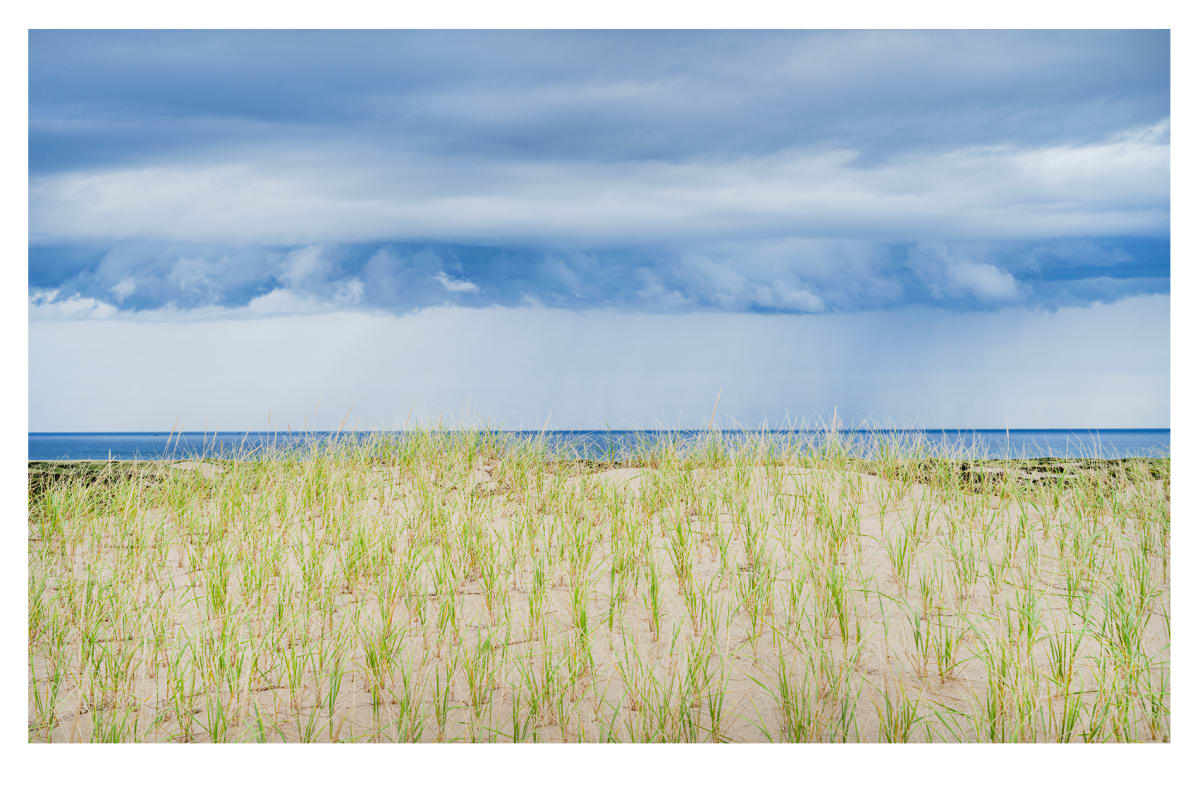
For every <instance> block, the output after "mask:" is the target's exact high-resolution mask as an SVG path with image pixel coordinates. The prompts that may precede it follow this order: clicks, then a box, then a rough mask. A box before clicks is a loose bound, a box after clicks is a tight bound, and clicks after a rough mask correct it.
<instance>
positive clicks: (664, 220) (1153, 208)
mask: <svg viewBox="0 0 1200 797" xmlns="http://www.w3.org/2000/svg"><path fill="white" fill-rule="evenodd" d="M1169 149H1170V147H1169V143H1168V142H1167V141H1166V140H1165V138H1164V137H1163V136H1162V135H1157V134H1153V133H1152V132H1151V133H1148V132H1146V131H1144V130H1143V131H1137V130H1135V131H1128V132H1127V133H1126V134H1124V135H1122V136H1119V137H1117V138H1114V139H1113V140H1110V141H1105V142H1100V143H1091V144H1084V145H1079V146H1046V147H1041V148H1016V147H1009V146H1005V147H973V148H967V149H958V150H953V151H949V152H944V153H917V154H910V155H905V156H898V157H897V158H895V159H892V160H889V161H883V162H878V163H871V164H864V163H860V162H859V161H858V155H859V153H858V152H856V151H854V150H849V149H822V150H805V149H792V150H786V151H782V152H777V153H773V154H769V155H763V156H748V155H742V156H738V157H732V158H726V159H718V158H715V157H706V158H698V159H693V160H684V161H679V162H666V161H653V160H641V161H631V162H626V163H622V164H621V165H620V168H614V167H613V166H612V165H611V164H606V163H601V162H593V161H572V160H557V161H555V160H530V161H517V160H501V159H488V158H486V157H484V156H479V155H477V156H475V157H473V158H471V157H461V156H460V157H455V158H444V157H443V158H439V157H436V156H428V155H424V156H418V155H416V154H413V153H408V154H406V153H404V152H388V153H386V155H387V156H386V157H383V153H372V152H364V151H363V150H362V148H361V147H359V148H358V149H356V150H354V151H355V152H356V153H358V154H356V155H355V156H354V157H353V158H348V157H347V156H346V155H345V154H341V153H340V151H339V150H338V149H337V148H336V147H334V146H333V145H332V144H331V145H330V148H329V149H328V150H316V149H313V150H305V151H304V152H301V153H276V154H271V153H266V152H262V153H252V157H247V159H246V160H243V161H236V162H225V163H220V164H208V165H204V164H196V165H177V166H163V167H141V168H113V169H107V170H96V171H87V172H65V173H56V174H52V175H43V176H36V177H34V178H33V179H32V180H31V183H30V237H31V240H33V241H34V242H38V241H48V240H64V239H78V238H84V239H88V238H93V239H101V240H111V239H114V238H125V239H127V238H152V239H161V238H164V237H165V238H170V239H177V240H188V241H208V242H214V241H215V242H221V243H266V244H289V245H302V244H309V243H321V242H348V241H367V240H384V239H391V240H396V239H408V238H414V237H419V238H423V239H429V238H440V239H443V240H462V241H466V240H477V241H497V242H530V241H551V242H553V241H559V242H562V241H572V242H577V243H580V244H583V245H586V244H589V243H608V244H613V243H626V242H629V241H643V242H646V241H661V242H674V243H684V242H693V243H694V242H701V241H706V240H714V239H727V240H732V239H737V238H747V237H763V236H765V237H788V236H790V237H809V236H821V237H863V236H865V237H869V238H873V239H876V240H878V239H879V238H880V237H884V238H887V239H890V240H913V239H922V238H935V237H936V238H963V237H977V238H1010V237H1012V238H1019V237H1025V238H1043V237H1059V236H1088V235H1106V236H1111V235H1140V234H1156V235H1161V234H1164V233H1165V232H1166V230H1167V225H1168V218H1169V214H1168V203H1169ZM309 257H310V258H311V261H310V262H305V263H299V262H298V263H296V264H295V266H296V268H297V269H298V276H301V275H303V274H307V273H310V272H308V271H305V270H304V269H319V267H320V262H321V261H320V255H319V252H312V253H310V254H309Z"/></svg>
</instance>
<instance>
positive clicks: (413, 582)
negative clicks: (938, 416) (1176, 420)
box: [28, 430, 1170, 742]
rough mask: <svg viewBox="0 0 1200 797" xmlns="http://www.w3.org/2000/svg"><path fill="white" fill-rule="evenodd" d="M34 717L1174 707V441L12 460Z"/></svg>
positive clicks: (145, 720) (209, 726) (1127, 715)
mask: <svg viewBox="0 0 1200 797" xmlns="http://www.w3.org/2000/svg"><path fill="white" fill-rule="evenodd" d="M28 528H29V543H28V579H29V590H28V592H29V604H28V616H29V627H28V631H29V656H28V668H29V711H28V738H29V740H30V741H35V742H87V741H91V742H163V741H180V742H185V741H191V742H284V741H287V742H354V741H368V742H417V741H423V742H434V741H474V742H737V741H751V742H766V741H773V742H783V741H786V742H802V741H808V742H857V741H863V742H876V741H880V742H927V741H930V742H1002V741H1003V742H1135V741H1139V742H1152V741H1168V740H1169V739H1170V590H1169V587H1170V460H1169V458H1167V457H1164V458H1160V459H1131V460H1119V461H1104V460H1099V459H1078V460H1052V459H1042V460H1003V461H986V460H983V459H981V458H978V457H976V456H974V455H973V454H972V452H970V451H965V450H961V449H959V450H940V449H937V448H936V447H933V448H931V447H930V446H928V445H927V444H925V443H923V442H920V441H918V440H913V439H905V438H903V437H898V436H893V437H890V438H888V439H879V440H875V441H873V442H872V447H871V451H870V455H869V456H864V455H863V454H862V452H861V451H855V450H853V448H851V447H849V446H847V445H846V444H844V442H842V441H840V440H839V437H838V435H836V434H833V435H826V436H824V437H822V438H821V440H820V442H819V443H816V444H814V443H813V442H812V440H811V439H801V438H796V439H795V440H791V439H788V438H782V439H781V438H780V437H779V436H773V435H765V434H764V435H754V434H746V435H741V436H739V437H738V438H737V439H736V442H730V440H729V439H728V438H725V437H721V436H719V435H716V434H713V435H710V436H704V437H701V438H700V439H698V440H692V441H690V442H688V443H687V444H686V445H685V444H683V442H681V441H680V440H670V439H666V440H664V439H661V438H656V439H654V440H646V441H643V442H642V443H641V444H639V445H638V446H637V447H635V449H634V450H631V451H622V452H619V455H618V453H616V452H614V453H612V454H610V455H609V456H607V457H603V458H600V459H596V458H592V459H586V458H580V457H578V456H576V455H573V453H572V452H571V451H569V450H564V449H562V448H561V447H555V446H551V445H550V444H549V443H547V442H546V441H545V440H539V439H528V438H516V437H513V436H511V435H506V434H504V433H497V432H485V431H451V432H446V431H438V430H430V431H425V432H410V433H407V434H405V435H403V436H392V435H374V436H366V437H353V438H341V439H337V438H330V439H328V440H325V441H314V443H313V444H312V445H309V446H304V447H302V448H291V449H279V450H257V451H253V452H246V453H245V455H244V456H238V457H236V458H233V459H224V460H205V459H199V458H197V459H193V460H187V461H174V462H146V463H80V464H72V465H67V464H42V463H31V465H30V490H29V526H28Z"/></svg>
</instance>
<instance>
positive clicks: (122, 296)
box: [112, 277, 137, 302]
mask: <svg viewBox="0 0 1200 797" xmlns="http://www.w3.org/2000/svg"><path fill="white" fill-rule="evenodd" d="M136 289H137V283H136V282H134V281H133V279H132V278H130V277H124V278H122V279H121V281H120V282H118V283H117V284H116V285H114V286H113V289H112V295H113V296H115V297H117V301H118V302H123V301H125V300H126V299H128V298H129V296H130V295H131V294H132V293H133V292H134V290H136Z"/></svg>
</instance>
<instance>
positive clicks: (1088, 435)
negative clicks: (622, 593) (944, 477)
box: [29, 429, 1171, 460]
mask: <svg viewBox="0 0 1200 797" xmlns="http://www.w3.org/2000/svg"><path fill="white" fill-rule="evenodd" d="M334 434H335V433H332V432H215V433H214V432H207V433H206V432H183V433H179V432H175V433H171V432H110V433H74V432H71V433H65V432H64V433H59V432H54V433H43V432H38V433H30V435H29V459H30V460H75V459H101V460H103V459H119V460H135V459H187V458H191V457H197V456H206V457H220V458H228V457H237V456H242V457H252V456H258V455H261V454H262V453H263V452H266V451H272V450H279V449H281V448H284V449H286V448H295V447H300V448H303V447H305V446H311V445H313V444H314V443H321V442H324V441H327V440H329V439H330V438H331V437H333V436H334ZM365 434H367V433H353V432H352V433H345V432H343V433H341V435H340V436H341V437H347V436H353V435H358V436H362V435H365ZM390 434H397V435H402V434H403V433H402V432H395V433H390ZM510 434H512V435H514V436H516V437H517V438H521V439H526V440H531V439H538V438H542V439H544V440H545V442H546V443H547V444H548V445H549V446H550V447H551V448H552V449H554V450H556V451H560V452H562V453H563V454H564V455H567V456H579V457H588V458H597V459H603V458H620V457H621V456H622V455H623V454H624V453H626V452H628V451H631V450H633V449H634V448H635V447H637V446H645V445H646V444H650V445H654V444H669V445H678V446H683V447H687V446H689V445H693V444H707V441H708V440H710V439H711V438H710V435H711V432H708V431H704V430H684V431H678V430H676V431H661V430H628V429H623V430H586V429H584V430H574V431H552V432H534V431H524V432H512V433H510ZM721 434H722V436H723V438H724V439H725V440H726V441H728V442H729V443H730V444H735V445H736V444H737V443H738V442H739V441H741V440H744V439H745V437H746V436H747V435H753V436H754V437H759V436H761V435H764V433H763V432H740V431H726V432H722V433H721ZM828 434H829V433H828V432H823V431H788V430H778V431H771V432H766V433H765V435H766V436H767V437H768V438H770V439H772V440H777V441H778V442H779V443H780V444H793V445H794V444H796V443H799V444H800V445H813V446H819V445H822V444H823V443H824V442H826V440H827V437H828ZM837 435H838V438H839V441H840V442H841V443H842V444H843V445H846V446H848V447H850V449H851V450H852V451H854V452H855V453H856V454H859V455H861V456H870V455H871V454H872V453H873V452H874V451H875V450H876V449H877V446H878V444H879V441H881V440H887V439H891V440H899V441H901V442H902V444H905V445H912V444H913V443H922V444H926V445H928V446H931V447H933V448H935V449H937V450H941V451H946V450H953V451H958V452H961V453H966V452H970V453H971V454H972V455H974V456H976V457H980V458H988V459H1009V458H1011V459H1033V458H1036V457H1101V458H1105V459H1119V458H1123V457H1165V456H1170V450H1171V430H1170V429H918V430H911V429H909V430H879V429H875V430H849V431H839V432H838V433H837Z"/></svg>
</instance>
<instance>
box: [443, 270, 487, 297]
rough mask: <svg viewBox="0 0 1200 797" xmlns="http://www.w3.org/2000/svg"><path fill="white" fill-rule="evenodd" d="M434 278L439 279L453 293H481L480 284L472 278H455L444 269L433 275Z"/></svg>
mask: <svg viewBox="0 0 1200 797" xmlns="http://www.w3.org/2000/svg"><path fill="white" fill-rule="evenodd" d="M433 278H434V279H435V280H437V281H438V284H439V285H441V286H442V287H443V288H445V289H446V290H448V291H450V292H451V293H479V286H478V285H476V284H475V283H473V282H471V281H470V280H465V279H455V278H454V277H451V276H450V275H449V274H447V273H446V272H444V271H439V272H438V273H437V274H434V275H433Z"/></svg>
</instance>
